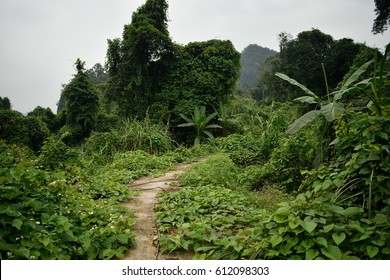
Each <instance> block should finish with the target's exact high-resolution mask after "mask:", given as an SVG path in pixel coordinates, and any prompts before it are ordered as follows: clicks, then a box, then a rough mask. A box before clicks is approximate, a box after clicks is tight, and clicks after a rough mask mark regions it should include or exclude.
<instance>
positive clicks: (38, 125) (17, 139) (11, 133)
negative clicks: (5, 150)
mask: <svg viewBox="0 0 390 280" xmlns="http://www.w3.org/2000/svg"><path fill="white" fill-rule="evenodd" d="M0 124H1V125H0V138H1V139H3V140H5V141H6V142H7V143H9V144H17V145H25V146H27V147H29V148H30V149H32V150H33V151H34V152H38V151H39V149H40V148H41V146H42V143H43V141H44V140H45V139H46V138H47V137H48V136H49V135H50V131H49V129H48V128H47V126H46V124H45V123H43V122H42V121H41V120H40V119H38V118H36V117H24V116H23V115H22V114H20V113H19V112H16V111H13V110H0Z"/></svg>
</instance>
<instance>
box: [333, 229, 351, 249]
mask: <svg viewBox="0 0 390 280" xmlns="http://www.w3.org/2000/svg"><path fill="white" fill-rule="evenodd" d="M346 237H347V236H346V235H345V233H344V232H340V233H338V232H335V233H333V234H332V238H333V241H334V242H335V243H336V245H337V246H338V245H340V244H341V243H342V242H343V241H344V240H345V238H346Z"/></svg>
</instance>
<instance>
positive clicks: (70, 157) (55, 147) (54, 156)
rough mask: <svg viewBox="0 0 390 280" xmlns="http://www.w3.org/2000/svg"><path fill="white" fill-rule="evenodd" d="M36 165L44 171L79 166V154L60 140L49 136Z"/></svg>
mask: <svg viewBox="0 0 390 280" xmlns="http://www.w3.org/2000/svg"><path fill="white" fill-rule="evenodd" d="M38 164H39V166H41V167H43V168H44V169H46V170H57V169H65V168H66V167H69V166H72V165H75V164H80V158H79V153H78V152H77V150H76V149H75V148H70V147H69V146H68V145H66V144H65V143H64V142H63V141H62V139H59V138H57V137H56V136H51V137H49V138H48V139H47V140H46V141H45V142H44V144H43V147H42V151H41V154H40V155H39V157H38Z"/></svg>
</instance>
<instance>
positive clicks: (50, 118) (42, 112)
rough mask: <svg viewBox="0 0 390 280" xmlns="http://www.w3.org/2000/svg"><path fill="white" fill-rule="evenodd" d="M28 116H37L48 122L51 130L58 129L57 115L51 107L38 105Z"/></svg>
mask: <svg viewBox="0 0 390 280" xmlns="http://www.w3.org/2000/svg"><path fill="white" fill-rule="evenodd" d="M27 116H28V117H36V118H38V119H40V120H41V121H43V122H44V123H46V125H47V127H48V128H49V130H50V131H54V130H56V128H57V127H56V126H57V122H56V115H54V113H53V112H52V110H51V109H50V108H46V109H45V108H43V107H41V106H38V107H36V108H35V109H34V110H33V111H31V112H29V113H28V114H27Z"/></svg>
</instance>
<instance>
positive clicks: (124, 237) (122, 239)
mask: <svg viewBox="0 0 390 280" xmlns="http://www.w3.org/2000/svg"><path fill="white" fill-rule="evenodd" d="M116 239H117V240H118V241H119V242H120V243H122V244H127V242H128V241H129V237H128V236H127V235H126V234H118V235H117V236H116Z"/></svg>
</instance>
